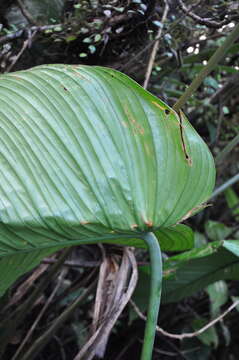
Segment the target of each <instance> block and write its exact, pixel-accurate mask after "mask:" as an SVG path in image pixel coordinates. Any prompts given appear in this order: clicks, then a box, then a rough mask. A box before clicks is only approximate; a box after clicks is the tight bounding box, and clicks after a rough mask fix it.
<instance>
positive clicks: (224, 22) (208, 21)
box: [178, 0, 239, 29]
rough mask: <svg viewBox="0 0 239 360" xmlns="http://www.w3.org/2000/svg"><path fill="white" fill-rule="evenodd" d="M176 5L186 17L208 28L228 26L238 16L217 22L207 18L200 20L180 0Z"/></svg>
mask: <svg viewBox="0 0 239 360" xmlns="http://www.w3.org/2000/svg"><path fill="white" fill-rule="evenodd" d="M178 5H179V7H180V9H181V10H182V11H183V12H184V14H186V15H187V16H190V17H191V18H192V19H193V20H195V21H196V22H197V23H198V24H200V25H205V26H207V27H209V28H214V29H219V28H221V27H222V26H224V25H227V24H229V23H230V22H231V21H232V20H237V19H238V18H239V16H238V15H237V14H234V15H231V16H228V17H225V18H224V20H222V21H220V22H217V21H214V20H211V19H207V18H201V17H200V16H198V15H196V14H195V13H193V12H192V11H191V10H190V9H188V8H187V6H186V5H185V4H184V2H183V1H182V0H178Z"/></svg>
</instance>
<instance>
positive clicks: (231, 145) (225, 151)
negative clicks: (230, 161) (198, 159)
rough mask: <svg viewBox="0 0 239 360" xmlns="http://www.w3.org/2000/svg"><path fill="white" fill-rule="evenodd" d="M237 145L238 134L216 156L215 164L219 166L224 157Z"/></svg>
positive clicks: (238, 141) (238, 142)
mask: <svg viewBox="0 0 239 360" xmlns="http://www.w3.org/2000/svg"><path fill="white" fill-rule="evenodd" d="M237 144H239V134H238V135H236V136H235V137H234V139H232V140H231V141H230V142H229V143H228V144H227V146H225V148H224V149H223V150H222V151H221V152H220V153H219V154H218V155H217V156H216V159H215V163H216V164H220V163H221V162H222V161H223V160H224V159H225V157H226V156H227V155H228V154H229V153H230V152H231V151H232V150H233V148H234V147H236V146H237Z"/></svg>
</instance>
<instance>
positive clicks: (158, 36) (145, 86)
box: [143, 1, 169, 89]
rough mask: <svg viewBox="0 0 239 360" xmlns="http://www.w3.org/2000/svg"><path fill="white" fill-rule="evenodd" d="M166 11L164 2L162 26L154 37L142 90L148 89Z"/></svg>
mask: <svg viewBox="0 0 239 360" xmlns="http://www.w3.org/2000/svg"><path fill="white" fill-rule="evenodd" d="M168 10H169V6H168V3H167V1H165V7H164V11H163V15H162V18H161V24H162V26H161V27H160V28H159V30H158V33H157V35H156V39H157V40H156V41H155V43H154V46H153V49H152V52H151V55H150V58H149V62H148V66H147V71H146V75H145V80H144V85H143V86H144V88H145V89H147V87H148V83H149V79H150V75H151V72H152V69H153V65H154V61H155V57H156V54H157V51H158V48H159V40H160V38H161V34H162V30H163V24H164V22H165V20H166V18H167V15H168Z"/></svg>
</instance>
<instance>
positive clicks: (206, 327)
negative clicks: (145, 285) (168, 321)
mask: <svg viewBox="0 0 239 360" xmlns="http://www.w3.org/2000/svg"><path fill="white" fill-rule="evenodd" d="M130 304H131V305H132V307H133V309H134V311H135V312H136V313H137V315H138V316H139V317H140V318H141V319H142V320H145V321H146V316H144V314H142V312H141V311H140V310H139V308H138V306H137V305H136V304H135V303H134V302H133V301H132V300H130ZM238 305H239V300H237V301H235V302H234V303H233V304H232V305H231V306H229V308H228V309H227V310H226V311H224V312H223V313H222V314H221V315H219V316H218V317H216V318H215V319H213V320H212V321H210V322H209V323H208V324H207V325H205V326H203V327H202V328H201V329H199V330H197V331H194V332H192V333H183V334H172V333H169V332H167V331H165V330H164V329H162V328H161V327H159V326H157V329H156V330H157V331H158V332H159V333H160V334H163V335H165V336H167V337H170V338H172V339H179V340H183V339H185V338H192V337H195V336H198V335H201V334H202V333H203V332H204V331H206V330H208V329H209V328H210V327H212V326H213V325H215V324H216V323H217V322H218V321H220V320H222V319H223V318H224V317H225V316H226V315H227V314H228V313H229V312H231V311H232V310H233V309H234V308H235V307H236V306H238Z"/></svg>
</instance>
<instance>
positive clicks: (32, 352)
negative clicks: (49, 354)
mask: <svg viewBox="0 0 239 360" xmlns="http://www.w3.org/2000/svg"><path fill="white" fill-rule="evenodd" d="M95 286H96V281H93V282H92V283H91V284H90V285H89V286H88V288H86V289H85V290H84V291H83V293H82V294H81V295H79V296H78V297H77V298H76V299H75V300H74V301H73V302H72V304H71V305H69V306H68V307H67V308H66V310H64V311H63V312H62V313H61V315H60V316H59V317H58V318H57V319H56V320H55V321H54V322H53V323H52V325H51V326H50V327H49V328H48V329H47V330H46V332H45V333H43V334H42V335H41V336H40V337H38V339H36V340H35V342H34V343H33V344H32V345H31V347H30V348H29V349H28V350H27V352H26V353H25V354H24V355H23V356H22V358H21V360H29V359H31V360H34V359H35V358H36V356H37V355H38V353H39V351H41V349H42V348H43V347H44V346H45V345H46V344H47V343H48V342H49V341H50V339H51V338H52V336H54V335H55V333H56V331H57V330H58V329H59V328H60V327H61V326H62V325H63V324H64V322H65V321H66V320H67V319H68V317H69V316H71V314H72V313H73V312H74V311H75V309H76V308H77V307H78V306H79V304H80V302H81V301H83V300H85V299H86V298H87V296H88V295H89V294H90V293H91V291H92V290H93V289H94V288H95Z"/></svg>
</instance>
